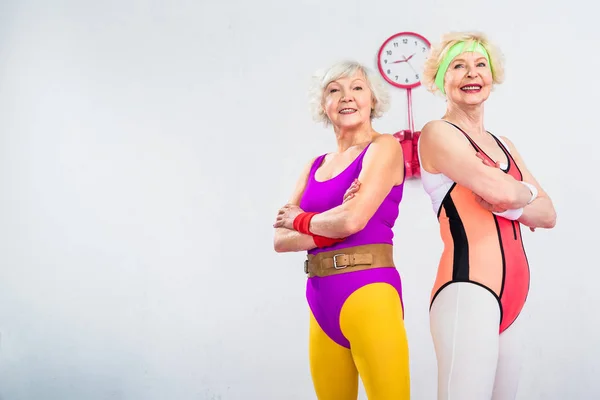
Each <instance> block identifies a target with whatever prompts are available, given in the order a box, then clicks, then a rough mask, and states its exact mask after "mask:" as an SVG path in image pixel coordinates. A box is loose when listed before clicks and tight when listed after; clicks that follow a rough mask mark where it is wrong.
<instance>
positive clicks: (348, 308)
mask: <svg viewBox="0 0 600 400" xmlns="http://www.w3.org/2000/svg"><path fill="white" fill-rule="evenodd" d="M340 326H341V330H342V332H343V334H344V336H345V337H346V338H347V339H348V341H349V342H350V349H347V348H345V347H343V346H340V345H339V344H337V343H336V342H334V341H333V340H332V339H331V338H330V337H329V336H327V334H326V333H325V332H324V331H323V330H322V329H321V327H320V326H319V324H318V323H317V320H316V319H315V317H314V315H313V313H312V312H311V313H310V342H309V357H310V370H311V375H312V378H313V384H314V387H315V391H316V393H317V397H318V399H319V400H356V398H357V397H358V375H359V374H360V377H361V380H362V382H363V385H364V387H365V391H366V392H367V396H368V398H369V400H405V399H410V374H409V356H408V342H407V339H406V331H405V329H404V321H403V314H402V304H401V300H400V296H399V295H398V292H397V290H396V289H395V288H394V287H393V286H391V285H389V284H388V283H371V284H368V285H366V286H363V287H361V288H359V289H357V290H356V291H355V292H354V293H352V294H351V295H350V296H349V297H348V299H347V300H346V301H345V302H344V305H343V307H342V310H341V313H340Z"/></svg>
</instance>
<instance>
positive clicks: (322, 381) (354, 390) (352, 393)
mask: <svg viewBox="0 0 600 400" xmlns="http://www.w3.org/2000/svg"><path fill="white" fill-rule="evenodd" d="M308 350H309V360H310V373H311V376H312V380H313V385H314V388H315V392H316V394H317V398H318V399H319V400H356V398H357V397H358V371H357V370H356V366H355V365H354V361H353V359H352V353H351V352H350V350H349V349H347V348H345V347H343V346H340V345H339V344H337V343H335V342H334V341H333V340H331V338H330V337H329V336H327V334H326V333H325V332H323V329H321V327H320V326H319V324H318V322H317V320H316V319H315V317H314V315H313V314H312V311H311V313H310V328H309V345H308Z"/></svg>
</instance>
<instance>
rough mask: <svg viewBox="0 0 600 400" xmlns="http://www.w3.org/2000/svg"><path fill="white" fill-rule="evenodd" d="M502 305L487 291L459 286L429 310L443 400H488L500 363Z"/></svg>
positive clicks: (450, 288)
mask: <svg viewBox="0 0 600 400" xmlns="http://www.w3.org/2000/svg"><path fill="white" fill-rule="evenodd" d="M499 324H500V307H499V305H498V301H497V299H496V298H495V297H494V295H493V294H492V293H490V292H489V291H488V290H487V289H485V288H483V287H481V286H478V285H476V284H473V283H467V282H457V283H452V284H450V285H448V286H447V287H445V288H444V289H442V291H441V292H440V293H439V294H438V295H437V297H436V298H435V300H434V302H433V304H432V306H431V310H430V328H431V335H432V338H433V343H434V347H435V352H436V357H437V362H438V399H439V400H459V399H460V400H462V399H469V400H490V398H491V397H492V391H493V387H494V378H495V374H496V364H497V362H498V339H499V333H498V332H499Z"/></svg>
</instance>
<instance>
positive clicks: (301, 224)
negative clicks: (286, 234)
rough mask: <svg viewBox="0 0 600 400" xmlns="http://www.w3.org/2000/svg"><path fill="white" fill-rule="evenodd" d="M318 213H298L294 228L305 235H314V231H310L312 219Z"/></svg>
mask: <svg viewBox="0 0 600 400" xmlns="http://www.w3.org/2000/svg"><path fill="white" fill-rule="evenodd" d="M317 214H318V213H316V212H303V213H300V214H298V215H297V216H296V218H294V223H293V227H294V229H295V230H296V231H298V232H300V233H303V234H305V235H312V232H311V231H310V221H311V220H312V218H313V217H314V216H315V215H317Z"/></svg>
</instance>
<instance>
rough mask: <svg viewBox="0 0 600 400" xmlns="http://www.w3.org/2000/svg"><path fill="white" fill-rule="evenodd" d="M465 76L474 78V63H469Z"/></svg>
mask: <svg viewBox="0 0 600 400" xmlns="http://www.w3.org/2000/svg"><path fill="white" fill-rule="evenodd" d="M467 76H468V77H469V78H475V77H476V76H477V69H476V68H475V66H474V65H469V66H468V67H467Z"/></svg>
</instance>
